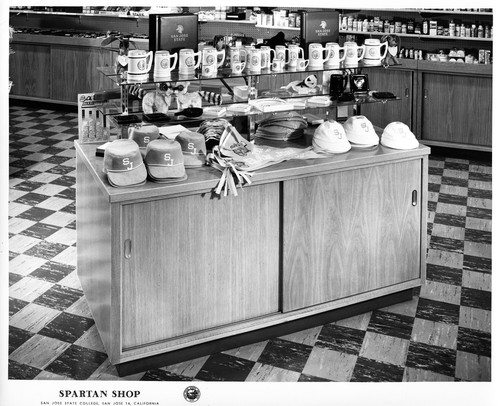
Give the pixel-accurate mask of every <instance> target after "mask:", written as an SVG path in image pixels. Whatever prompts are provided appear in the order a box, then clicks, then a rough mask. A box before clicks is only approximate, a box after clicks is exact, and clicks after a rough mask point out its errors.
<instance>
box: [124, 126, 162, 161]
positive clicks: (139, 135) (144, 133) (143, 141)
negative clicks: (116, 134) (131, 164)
mask: <svg viewBox="0 0 500 406" xmlns="http://www.w3.org/2000/svg"><path fill="white" fill-rule="evenodd" d="M159 136H160V130H159V129H158V127H157V126H155V125H143V126H141V127H135V126H132V127H129V128H128V138H129V139H131V140H134V141H135V142H136V143H137V145H139V148H140V151H141V153H142V155H143V156H144V154H145V153H146V147H147V146H148V144H149V143H150V142H151V141H153V140H156V139H157V138H158V137H159Z"/></svg>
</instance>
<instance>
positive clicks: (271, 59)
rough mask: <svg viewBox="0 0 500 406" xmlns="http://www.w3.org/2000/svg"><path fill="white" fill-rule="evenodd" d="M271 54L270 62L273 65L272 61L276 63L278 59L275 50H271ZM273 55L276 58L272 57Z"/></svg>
mask: <svg viewBox="0 0 500 406" xmlns="http://www.w3.org/2000/svg"><path fill="white" fill-rule="evenodd" d="M270 51H271V52H270V54H269V58H270V59H269V61H270V62H271V63H272V61H274V59H275V58H276V51H275V50H274V49H272V48H271V50H270ZM272 54H274V56H272Z"/></svg>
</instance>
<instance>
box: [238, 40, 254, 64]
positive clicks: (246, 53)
mask: <svg viewBox="0 0 500 406" xmlns="http://www.w3.org/2000/svg"><path fill="white" fill-rule="evenodd" d="M252 49H255V47H254V46H253V45H245V46H244V47H243V48H241V53H242V55H244V59H243V60H244V61H245V62H246V69H250V51H251V50H252Z"/></svg>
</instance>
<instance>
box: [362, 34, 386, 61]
mask: <svg viewBox="0 0 500 406" xmlns="http://www.w3.org/2000/svg"><path fill="white" fill-rule="evenodd" d="M364 45H365V55H364V58H363V62H364V63H365V64H368V65H378V64H380V62H381V61H382V59H384V58H385V56H386V55H387V50H388V48H389V43H388V42H387V41H386V42H383V43H381V42H380V40H379V39H378V38H367V39H365V43H364ZM382 47H384V52H382V51H381V49H382Z"/></svg>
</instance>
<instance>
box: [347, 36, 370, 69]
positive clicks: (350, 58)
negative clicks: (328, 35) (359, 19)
mask: <svg viewBox="0 0 500 406" xmlns="http://www.w3.org/2000/svg"><path fill="white" fill-rule="evenodd" d="M344 50H345V60H344V66H345V67H346V68H354V67H356V66H358V62H359V61H360V60H361V59H363V57H364V56H365V46H364V45H361V46H358V44H356V43H355V42H350V41H348V42H345V43H344ZM360 51H361V53H360Z"/></svg>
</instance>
